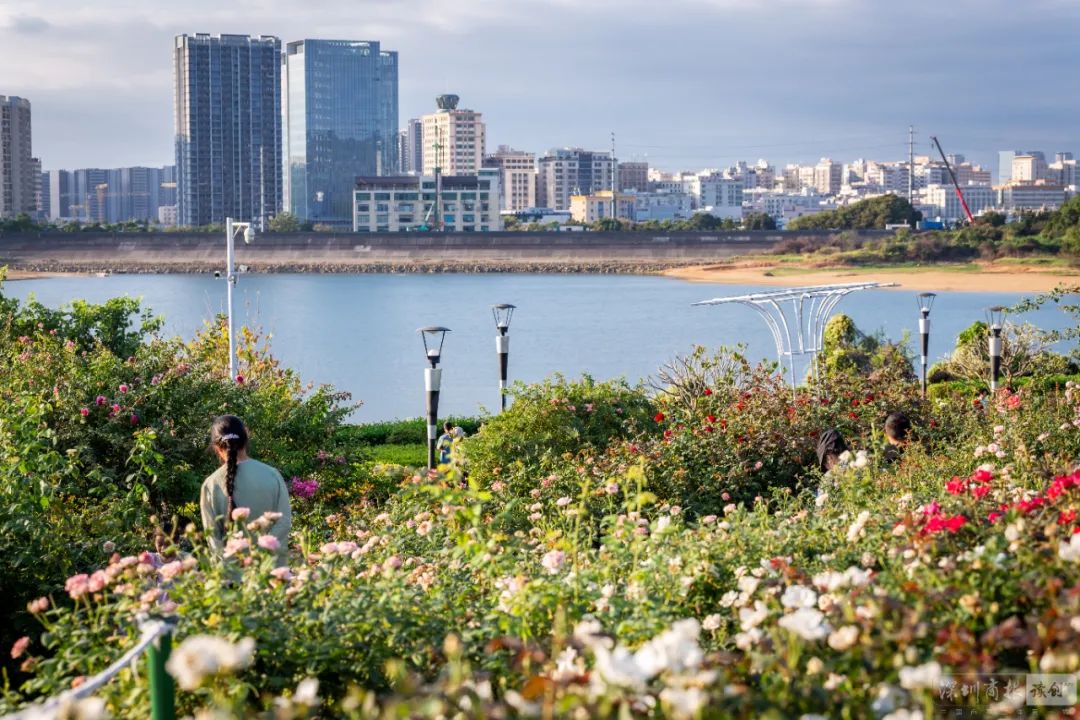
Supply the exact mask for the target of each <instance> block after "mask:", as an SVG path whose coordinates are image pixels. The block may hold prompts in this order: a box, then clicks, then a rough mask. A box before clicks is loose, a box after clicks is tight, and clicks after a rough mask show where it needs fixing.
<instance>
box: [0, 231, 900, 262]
mask: <svg viewBox="0 0 1080 720" xmlns="http://www.w3.org/2000/svg"><path fill="white" fill-rule="evenodd" d="M830 234H831V233H829V232H828V231H823V232H806V233H798V236H804V237H805V236H823V235H830ZM863 234H864V235H867V236H877V235H885V234H888V233H884V232H880V233H879V232H876V231H871V232H868V233H863ZM794 236H795V234H787V233H782V232H775V231H748V232H717V233H689V232H672V233H664V234H658V233H638V232H605V233H600V232H589V233H570V232H561V233H556V232H541V233H525V232H501V233H482V234H480V233H462V234H455V233H446V234H442V233H398V234H385V235H366V234H351V233H348V234H346V233H340V234H335V233H310V232H309V233H274V234H266V235H260V236H259V237H257V238H256V239H255V242H254V243H253V244H252V245H244V244H243V243H242V242H240V243H238V244H237V246H236V262H237V263H240V264H245V265H248V266H250V267H251V268H252V269H256V270H264V271H292V270H305V271H324V272H363V271H371V270H408V269H410V268H411V267H415V269H417V270H420V271H430V270H432V269H447V270H465V271H483V270H510V271H512V270H515V269H520V270H538V269H539V270H543V269H556V268H558V267H561V266H566V267H567V269H570V270H571V271H573V270H574V269H577V270H580V271H590V269H592V270H595V269H598V268H601V267H606V266H618V265H627V266H633V267H634V269H635V270H640V269H642V268H650V267H652V266H655V267H656V268H661V267H670V266H673V265H684V264H701V263H708V262H714V261H717V260H721V259H724V258H729V257H732V256H734V255H744V254H747V253H752V252H760V251H762V250H767V249H769V248H771V247H773V246H774V245H775V244H776V243H778V242H780V241H782V240H784V239H787V238H791V237H794ZM224 256H225V240H224V237H223V233H222V234H205V233H130V234H125V233H82V232H80V233H59V232H58V233H23V234H7V235H0V264H7V265H10V266H12V267H15V268H21V269H33V270H95V271H96V270H115V271H151V272H185V271H186V272H205V271H208V270H212V269H220V268H221V267H222V266H223V265H224Z"/></svg>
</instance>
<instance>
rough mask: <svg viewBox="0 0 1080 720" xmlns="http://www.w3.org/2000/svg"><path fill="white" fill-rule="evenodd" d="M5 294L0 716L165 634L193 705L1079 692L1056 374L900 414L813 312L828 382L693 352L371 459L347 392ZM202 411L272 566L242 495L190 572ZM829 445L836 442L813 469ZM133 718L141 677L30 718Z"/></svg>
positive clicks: (149, 330) (1079, 420)
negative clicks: (275, 498) (275, 499)
mask: <svg viewBox="0 0 1080 720" xmlns="http://www.w3.org/2000/svg"><path fill="white" fill-rule="evenodd" d="M0 303H2V304H3V306H4V307H3V312H4V317H5V319H6V325H5V327H4V328H3V332H0V363H2V365H3V374H2V376H0V378H2V379H0V388H2V392H3V396H4V403H3V406H2V409H0V506H2V508H3V513H2V516H0V613H2V614H3V617H4V621H3V623H2V627H3V630H2V631H0V635H2V636H3V637H2V640H3V642H4V648H5V651H4V657H3V661H4V667H5V670H4V672H5V675H4V678H5V681H4V687H3V692H2V696H0V711H2V712H10V711H15V710H18V709H19V708H22V707H24V706H27V705H29V704H31V703H33V702H35V701H37V700H41V699H43V698H45V697H48V696H52V695H55V694H57V693H60V692H62V691H64V690H67V689H69V688H72V687H77V686H79V685H80V684H82V683H84V682H86V679H87V678H88V677H90V676H92V675H94V674H95V673H97V672H99V671H101V670H102V669H103V668H105V667H106V666H107V665H108V664H109V663H110V662H112V661H113V660H114V659H116V658H117V657H118V656H119V655H120V654H121V653H122V652H123V650H124V649H125V648H127V647H130V646H132V645H133V644H134V643H135V641H136V639H137V638H138V635H139V626H138V623H139V620H140V618H146V617H151V618H153V617H170V618H176V621H177V626H176V633H175V641H174V649H173V652H172V656H171V658H170V660H169V662H168V669H169V672H170V675H171V676H172V677H173V678H174V679H175V682H176V686H177V695H176V701H177V705H178V710H179V711H180V714H182V715H190V716H193V717H196V718H233V717H248V718H256V717H258V718H315V717H345V718H391V717H394V718H399V717H410V718H412V717H416V718H441V717H461V718H487V717H496V718H497V717H572V718H578V717H581V718H585V717H617V718H633V717H673V718H698V717H706V718H711V717H717V718H720V717H723V718H728V717H734V718H787V717H793V718H818V717H845V718H864V717H875V718H890V719H891V720H901V719H902V718H907V719H909V720H910V719H914V718H930V717H936V716H941V714H942V713H943V712H946V711H947V712H952V711H953V710H954V709H958V710H960V711H968V712H972V713H974V714H970V715H964V716H963V717H983V716H994V715H996V716H1001V717H1012V716H1015V715H1016V714H1018V713H1020V712H1035V713H1036V714H1039V716H1048V717H1054V716H1060V717H1072V716H1073V715H1072V713H1073V712H1074V710H1073V708H1071V707H1064V706H1061V707H1055V706H1049V707H1042V708H1035V707H1027V706H1026V698H1025V695H1024V694H1023V692H1021V693H1019V694H1017V693H1016V692H1015V691H1014V690H1015V686H1014V685H1012V684H1011V683H1014V682H1015V679H1016V678H1018V677H1019V678H1020V679H1023V678H1024V676H1025V674H1027V673H1046V674H1059V675H1063V676H1066V677H1067V676H1069V675H1070V674H1071V675H1073V676H1074V677H1075V674H1076V673H1077V672H1078V671H1080V514H1078V510H1080V472H1078V468H1077V461H1078V460H1080V385H1074V381H1073V380H1072V379H1070V376H1069V373H1070V372H1072V373H1075V372H1076V366H1075V358H1072V359H1070V358H1067V357H1061V356H1056V355H1055V356H1051V354H1049V352H1048V351H1045V350H1040V351H1039V352H1040V353H1043V354H1044V355H1045V357H1040V358H1035V361H1032V358H1030V357H1027V358H1025V359H1024V363H1025V364H1024V371H1023V373H1022V375H1023V376H1022V377H1021V373H1020V372H1019V371H1017V375H1016V376H1015V377H1010V383H1009V384H1010V387H1009V388H1007V389H1003V390H1001V391H1000V392H999V393H998V394H997V395H995V396H990V395H985V394H983V395H981V396H980V394H979V388H977V387H975V385H974V384H973V383H970V382H969V383H963V382H955V381H954V382H950V383H942V384H941V385H939V386H938V387H935V388H932V390H934V392H932V393H931V396H930V398H931V399H930V400H923V399H922V398H921V397H920V388H919V385H918V383H917V381H916V380H915V377H914V375H913V373H912V370H911V365H910V362H909V360H908V358H907V357H906V355H905V350H904V348H903V347H897V346H893V345H890V344H888V343H884V342H877V341H875V342H873V343H871V342H868V341H867V339H866V338H865V337H862V336H858V337H857V336H855V335H853V334H852V332H853V330H852V329H851V328H845V327H844V326H843V322H844V321H843V320H842V319H838V320H836V323H837V324H836V325H834V328H839V330H834V332H833V333H832V334H831V335H830V343H831V347H830V349H829V355H828V357H827V358H826V363H825V367H826V369H827V372H826V380H825V383H824V384H823V386H822V388H821V389H820V390H816V391H811V390H810V389H801V390H799V391H798V392H797V393H794V394H793V393H792V391H791V388H790V387H789V386H786V385H785V384H784V383H783V381H782V379H781V378H780V377H779V376H777V375H776V374H775V373H774V372H773V369H772V368H771V367H769V366H766V365H762V366H757V365H753V364H752V363H750V362H748V361H747V360H746V359H745V358H744V357H742V356H741V355H740V354H739V353H738V352H734V351H720V352H717V353H711V352H706V351H704V350H701V349H698V350H695V351H693V352H692V353H690V354H689V355H688V356H687V357H685V358H683V359H682V360H680V361H679V362H678V363H677V364H673V365H672V366H671V367H669V368H667V369H666V370H665V371H664V372H662V373H660V375H659V376H658V378H657V379H656V380H654V381H653V382H652V383H651V385H650V386H645V385H632V384H629V383H626V382H622V381H609V382H598V381H594V380H592V379H590V378H588V377H584V378H580V379H574V380H571V379H566V378H562V377H558V376H556V377H552V378H550V379H548V380H547V381H545V382H543V383H539V384H536V385H532V386H522V385H519V386H517V387H515V388H514V389H513V398H512V403H511V407H510V409H509V410H508V411H507V412H505V413H504V414H502V415H499V416H495V417H490V418H484V419H483V422H482V425H481V426H480V428H479V430H478V432H476V433H475V434H473V435H472V436H471V437H469V438H467V439H466V440H464V441H459V443H458V445H457V446H456V447H455V451H454V459H453V461H452V462H451V463H450V464H449V465H447V466H444V467H442V468H441V469H440V471H439V472H434V473H430V474H428V473H425V472H422V471H418V470H416V469H415V468H407V467H403V466H399V465H389V464H384V463H380V462H376V461H375V460H373V459H372V458H371V455H370V454H369V452H368V451H367V450H366V449H365V446H364V445H363V443H360V442H358V440H357V438H358V435H359V433H360V432H361V431H360V430H358V429H357V428H354V427H352V426H350V425H348V424H347V422H346V418H347V415H348V412H349V409H350V407H351V406H350V402H351V401H350V399H349V398H347V397H344V396H342V395H340V394H337V393H335V392H333V391H332V390H331V389H329V388H313V387H309V386H305V385H304V384H303V383H302V381H301V380H300V379H299V378H297V377H295V375H294V374H293V373H292V372H291V371H289V370H288V369H285V368H281V367H280V366H278V365H277V363H276V362H275V361H274V360H273V357H272V355H271V354H270V352H269V348H267V347H266V346H265V344H264V343H263V341H262V339H261V338H260V337H259V336H258V335H256V334H253V333H250V332H248V333H247V334H246V335H245V336H244V338H243V343H242V347H241V350H240V357H241V365H242V367H244V368H245V372H244V378H243V382H242V383H234V382H230V381H229V378H228V372H227V369H226V366H225V362H226V352H225V350H224V347H225V339H224V337H223V333H222V328H221V326H219V325H210V326H208V327H207V328H206V330H205V331H204V332H203V333H201V334H200V335H199V336H198V337H196V338H195V339H194V340H192V341H191V342H186V343H185V342H182V341H180V340H168V339H162V338H160V337H158V336H157V334H156V330H157V327H156V324H155V321H154V320H153V319H151V318H149V317H147V316H145V315H143V314H141V313H140V311H139V308H138V307H137V305H136V304H135V303H133V302H132V301H127V300H115V301H110V302H108V303H106V304H104V305H100V306H92V305H86V304H76V305H74V306H71V307H67V308H62V309H59V310H52V309H47V308H44V307H41V306H40V305H37V304H34V303H30V304H25V305H19V304H17V303H15V302H14V301H11V300H7V299H0ZM1074 339H1075V338H1074ZM959 351H960V350H959V349H958V352H959ZM1019 356H1020V354H1019V353H1017V354H1016V357H1019ZM1017 362H1019V360H1017ZM895 410H903V411H904V412H906V413H907V414H908V415H909V416H910V417H911V418H912V419H913V425H914V431H913V432H914V438H913V440H912V442H911V444H910V445H909V446H908V447H906V448H905V450H904V451H903V454H902V457H901V458H900V459H899V460H897V461H887V460H886V458H885V456H884V455H883V453H881V452H880V448H881V443H882V436H881V432H882V423H883V421H884V418H885V417H886V415H887V414H888V413H890V412H892V411H895ZM225 411H229V412H232V413H235V414H238V415H240V416H242V417H244V419H245V420H246V421H247V423H248V425H249V427H250V428H251V429H252V444H253V454H254V455H255V456H257V457H259V458H260V459H263V460H265V461H266V462H269V463H271V464H273V465H275V466H276V467H279V468H280V469H281V470H282V473H283V475H285V477H286V478H287V482H288V484H289V486H290V492H291V495H292V506H293V513H294V525H293V536H292V539H291V543H290V548H289V564H288V567H276V566H275V562H274V558H275V551H276V550H277V546H276V544H275V542H271V541H273V540H274V538H273V537H272V536H270V535H269V534H267V532H266V530H267V528H268V527H269V524H270V522H272V518H255V517H250V516H249V515H248V514H247V513H246V512H245V509H243V508H238V509H237V511H236V512H234V516H233V524H232V528H231V533H232V534H231V535H230V538H229V541H228V543H227V547H226V551H225V557H224V558H223V559H220V560H215V559H213V558H211V557H210V555H209V553H208V550H207V545H206V542H205V541H204V539H203V538H202V528H201V527H200V526H199V524H198V520H197V518H198V510H197V505H196V502H195V501H196V498H197V492H198V487H199V484H200V483H201V481H202V479H203V478H204V477H205V476H206V475H208V474H209V473H210V472H211V471H212V470H213V469H214V467H215V466H216V461H215V460H213V459H212V458H211V456H210V454H209V453H208V452H207V450H206V432H207V427H208V424H209V419H210V418H211V417H212V416H214V415H216V414H219V413H222V412H225ZM832 427H835V428H838V429H839V430H840V432H841V433H842V434H843V435H844V437H845V438H846V439H847V441H848V444H849V445H850V446H851V448H852V452H850V453H848V454H846V455H845V456H844V458H843V463H842V465H841V466H840V467H839V468H836V469H834V470H833V471H831V472H830V473H828V474H826V475H822V473H821V472H820V470H818V468H817V459H816V457H815V455H814V449H815V444H816V439H817V436H818V435H819V433H820V432H821V431H822V430H823V429H826V428H832ZM6 648H10V651H8V650H7V649H6ZM1073 687H1075V685H1074V686H1073ZM972 688H977V689H976V690H974V691H972V690H971V689H972ZM149 707H150V698H149V684H148V677H147V673H146V671H145V666H144V665H141V664H135V665H132V666H128V667H126V668H125V669H124V670H122V671H121V672H120V673H119V674H118V675H117V676H116V677H115V678H114V679H113V680H112V681H111V682H109V683H107V684H105V685H104V686H103V687H102V688H100V689H99V690H98V691H97V692H96V693H95V694H94V696H93V697H92V698H90V699H87V700H82V701H80V702H79V703H78V704H75V705H72V706H70V707H65V708H64V709H62V710H61V711H60V714H59V715H49V717H53V716H57V717H83V718H98V717H109V716H112V717H118V718H128V717H131V718H143V717H148V716H149V711H148V708H149ZM1055 713H1058V715H1055ZM953 716H955V715H950V717H953Z"/></svg>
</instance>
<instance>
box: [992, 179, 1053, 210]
mask: <svg viewBox="0 0 1080 720" xmlns="http://www.w3.org/2000/svg"><path fill="white" fill-rule="evenodd" d="M995 189H996V190H997V192H998V205H1000V206H1001V207H1003V208H1005V210H1007V211H1009V212H1015V211H1017V210H1056V209H1058V208H1059V207H1061V206H1062V205H1063V204H1064V203H1065V200H1067V199H1068V192H1067V191H1066V189H1065V187H1064V186H1063V185H1052V184H1050V183H1046V182H1038V183H1023V184H1017V183H1016V181H1015V179H1014V181H1013V183H1010V184H1009V185H1003V186H1001V187H998V188H995Z"/></svg>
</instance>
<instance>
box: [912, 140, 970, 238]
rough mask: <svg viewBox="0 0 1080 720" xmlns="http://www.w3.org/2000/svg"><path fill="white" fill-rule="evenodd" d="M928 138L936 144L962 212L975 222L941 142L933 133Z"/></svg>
mask: <svg viewBox="0 0 1080 720" xmlns="http://www.w3.org/2000/svg"><path fill="white" fill-rule="evenodd" d="M930 139H931V140H933V141H934V145H936V146H937V151H938V154H939V155H941V161H942V162H943V163H945V169H946V170H948V171H949V179H950V180H952V184H953V188H955V189H956V197H957V198H959V199H960V206H961V207H962V208H964V214H965V215H967V220H968V223H969V224H973V223H974V222H975V217H974V216H973V215H972V214H971V208H969V207H968V204H967V200H965V199H964V193H963V192H962V191H961V190H960V183H958V182H956V173H954V172H953V169H952V165H950V164H949V159H948V158H946V157H945V151H944V150H942V149H941V143H939V142H938V139H937V137H936V136H934V135H931V136H930ZM909 172H910V170H909Z"/></svg>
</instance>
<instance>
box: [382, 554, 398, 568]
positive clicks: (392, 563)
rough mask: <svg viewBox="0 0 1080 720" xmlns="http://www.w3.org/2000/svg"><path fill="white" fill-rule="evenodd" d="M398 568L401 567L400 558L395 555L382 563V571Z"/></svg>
mask: <svg viewBox="0 0 1080 720" xmlns="http://www.w3.org/2000/svg"><path fill="white" fill-rule="evenodd" d="M399 567H401V558H399V557H398V556H397V555H391V556H390V557H388V558H386V562H384V563H383V570H397V569H398V568H399Z"/></svg>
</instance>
